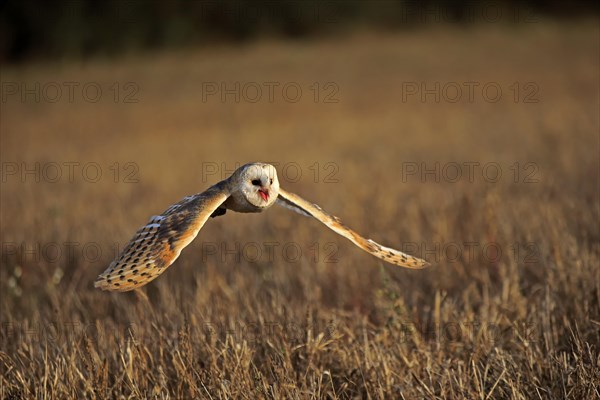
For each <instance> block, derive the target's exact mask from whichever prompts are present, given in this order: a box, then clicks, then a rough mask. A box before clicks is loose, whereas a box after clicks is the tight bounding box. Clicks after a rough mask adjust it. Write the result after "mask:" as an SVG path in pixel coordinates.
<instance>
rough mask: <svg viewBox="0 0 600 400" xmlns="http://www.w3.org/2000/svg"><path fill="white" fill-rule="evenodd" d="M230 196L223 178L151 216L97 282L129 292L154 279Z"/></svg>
mask: <svg viewBox="0 0 600 400" xmlns="http://www.w3.org/2000/svg"><path fill="white" fill-rule="evenodd" d="M228 196H229V192H228V190H226V185H225V183H224V182H220V183H218V184H216V185H214V186H212V187H210V188H209V189H207V190H206V191H205V192H202V193H198V194H195V195H193V196H188V197H185V198H184V199H182V200H181V201H180V202H179V203H176V204H174V205H172V206H171V207H169V208H168V209H167V210H165V212H163V213H162V214H161V215H155V216H153V217H152V218H150V221H148V223H147V224H146V225H145V226H143V227H141V228H140V229H139V230H138V231H137V232H136V234H135V235H134V236H133V238H132V239H131V240H130V242H129V244H128V245H127V246H126V247H125V249H124V250H123V251H122V252H121V254H120V255H119V257H117V259H115V260H114V261H113V262H112V263H111V264H110V265H109V267H108V268H107V269H106V271H104V272H103V273H102V274H101V275H100V276H99V277H98V279H96V282H95V283H94V286H95V287H97V288H100V289H103V290H114V291H120V292H126V291H129V290H133V289H136V288H138V287H140V286H144V285H145V284H147V283H148V282H150V281H152V280H154V279H155V278H156V277H158V276H159V275H160V274H162V273H163V272H164V271H165V270H166V269H167V267H169V266H170V265H171V264H173V262H174V261H175V260H176V259H177V257H179V254H180V253H181V250H182V249H183V248H184V247H185V246H187V245H188V244H190V242H191V241H192V240H194V238H195V237H196V235H198V232H199V231H200V229H201V228H202V226H204V223H205V222H206V220H207V219H208V218H209V217H210V216H211V214H213V212H215V211H216V210H217V209H218V208H219V206H220V205H221V204H223V202H224V201H225V200H226V199H227V197H228Z"/></svg>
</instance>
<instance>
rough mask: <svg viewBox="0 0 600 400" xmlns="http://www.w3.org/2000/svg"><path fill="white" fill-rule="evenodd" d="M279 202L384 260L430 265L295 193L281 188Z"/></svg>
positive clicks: (410, 265) (411, 265)
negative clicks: (361, 232)
mask: <svg viewBox="0 0 600 400" xmlns="http://www.w3.org/2000/svg"><path fill="white" fill-rule="evenodd" d="M277 204H279V205H281V206H283V207H285V208H289V209H291V210H293V211H296V212H298V213H300V214H303V215H306V216H310V217H313V218H316V219H317V220H319V221H321V222H322V223H323V224H325V225H327V227H328V228H330V229H331V230H333V231H334V232H336V233H337V234H339V235H342V236H344V237H345V238H347V239H349V240H350V241H351V242H352V243H354V244H355V245H357V246H358V247H360V248H361V249H363V250H364V251H366V252H367V253H370V254H372V255H374V256H375V257H377V258H379V259H381V260H383V261H386V262H388V263H391V264H395V265H399V266H401V267H404V268H411V269H421V268H425V267H427V266H429V263H428V262H427V261H425V260H422V259H420V258H417V257H413V256H411V255H408V254H406V253H403V252H401V251H399V250H396V249H392V248H389V247H385V246H382V245H380V244H379V243H377V242H375V241H373V240H371V239H366V238H364V237H362V236H361V235H359V234H358V233H356V232H354V231H353V230H352V229H350V228H348V227H347V226H346V225H344V224H343V223H342V221H340V219H339V218H338V217H336V216H334V215H331V214H328V213H327V212H325V211H323V209H322V208H321V207H319V206H318V205H316V204H313V203H311V202H309V201H306V200H304V199H303V198H302V197H300V196H298V195H296V194H294V193H290V192H287V191H285V190H283V189H281V188H280V189H279V197H278V198H277Z"/></svg>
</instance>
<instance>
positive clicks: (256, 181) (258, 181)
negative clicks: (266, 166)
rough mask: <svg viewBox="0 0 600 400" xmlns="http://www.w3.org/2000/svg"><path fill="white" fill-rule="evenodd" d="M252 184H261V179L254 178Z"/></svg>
mask: <svg viewBox="0 0 600 400" xmlns="http://www.w3.org/2000/svg"><path fill="white" fill-rule="evenodd" d="M252 184H253V185H254V186H260V180H259V179H252Z"/></svg>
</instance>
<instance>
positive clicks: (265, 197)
mask: <svg viewBox="0 0 600 400" xmlns="http://www.w3.org/2000/svg"><path fill="white" fill-rule="evenodd" d="M258 194H260V197H262V199H263V200H264V201H267V200H269V189H263V188H260V189H258Z"/></svg>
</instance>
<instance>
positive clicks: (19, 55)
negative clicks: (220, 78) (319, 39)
mask: <svg viewBox="0 0 600 400" xmlns="http://www.w3.org/2000/svg"><path fill="white" fill-rule="evenodd" d="M598 9H599V8H598V3H597V2H585V1H571V2H563V1H559V0H550V1H535V0H533V1H524V2H519V1H512V2H511V1H500V0H491V1H483V2H478V1H460V0H456V1H446V2H443V1H441V2H440V1H437V2H436V1H398V0H374V1H367V0H365V1H359V0H350V1H339V0H324V1H315V0H281V1H276V0H272V1H249V0H223V1H219V0H174V1H166V0H165V1H162V0H106V1H93V0H67V1H63V2H59V3H54V2H50V1H32V0H22V1H19V0H14V1H1V0H0V61H3V62H19V61H23V60H29V59H36V58H37V59H39V58H59V57H77V58H81V57H88V56H94V55H115V54H119V53H122V52H124V51H129V50H143V49H152V48H160V47H169V46H187V45H203V44H208V43H212V42H215V41H246V40H251V39H253V38H256V37H260V36H275V37H298V38H302V37H310V36H317V35H326V34H332V33H337V32H345V31H348V30H351V29H354V28H356V27H358V26H367V27H374V28H377V29H409V28H412V27H415V26H419V25H423V24H434V23H438V24H440V23H441V24H443V23H449V24H474V23H505V24H521V23H535V22H538V21H540V19H543V18H547V17H551V18H555V17H556V18H564V17H580V16H585V15H594V16H597V15H598Z"/></svg>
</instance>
